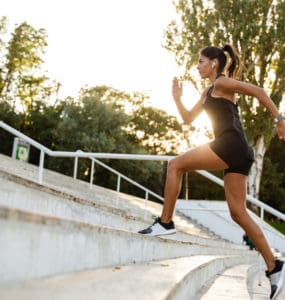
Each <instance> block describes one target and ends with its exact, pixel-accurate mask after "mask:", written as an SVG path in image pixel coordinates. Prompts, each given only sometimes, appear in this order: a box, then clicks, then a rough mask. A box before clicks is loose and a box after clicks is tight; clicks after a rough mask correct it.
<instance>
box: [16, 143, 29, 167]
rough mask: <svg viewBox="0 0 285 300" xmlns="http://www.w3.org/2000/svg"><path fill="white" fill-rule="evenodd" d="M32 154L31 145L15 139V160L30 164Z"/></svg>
mask: <svg viewBox="0 0 285 300" xmlns="http://www.w3.org/2000/svg"><path fill="white" fill-rule="evenodd" d="M29 153H30V145H29V144H28V143H26V142H24V141H21V140H20V139H18V138H15V139H14V146H13V158H15V159H17V160H21V161H25V162H28V160H29Z"/></svg>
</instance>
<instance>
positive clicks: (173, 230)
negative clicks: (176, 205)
mask: <svg viewBox="0 0 285 300" xmlns="http://www.w3.org/2000/svg"><path fill="white" fill-rule="evenodd" d="M175 233H176V229H172V230H168V231H167V232H164V233H159V234H154V235H153V236H161V235H169V234H175Z"/></svg>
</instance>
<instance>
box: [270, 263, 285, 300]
mask: <svg viewBox="0 0 285 300" xmlns="http://www.w3.org/2000/svg"><path fill="white" fill-rule="evenodd" d="M266 276H267V277H268V278H269V280H270V284H271V294H270V299H272V300H273V299H276V298H277V296H278V295H279V293H280V292H281V290H282V289H283V287H284V279H285V264H284V262H283V261H281V260H278V259H277V260H276V261H275V268H274V269H273V270H272V271H271V272H268V271H266Z"/></svg>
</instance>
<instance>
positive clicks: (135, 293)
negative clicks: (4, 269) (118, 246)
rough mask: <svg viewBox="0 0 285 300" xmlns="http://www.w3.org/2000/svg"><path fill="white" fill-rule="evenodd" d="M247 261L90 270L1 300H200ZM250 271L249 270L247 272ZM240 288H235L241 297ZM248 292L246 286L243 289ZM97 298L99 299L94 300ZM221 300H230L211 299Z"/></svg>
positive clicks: (17, 289) (180, 261)
mask: <svg viewBox="0 0 285 300" xmlns="http://www.w3.org/2000/svg"><path fill="white" fill-rule="evenodd" d="M243 261H244V258H241V257H235V256H230V257H226V256H191V257H182V258H176V259H168V260H160V261H155V262H147V263H140V264H131V265H117V266H113V267H111V268H101V269H98V270H87V271H81V272H76V273H70V274H61V275H58V276H54V277H49V278H42V279H38V280H32V281H29V282H26V283H24V284H22V285H20V286H19V285H18V286H17V285H16V286H10V287H9V286H8V287H7V286H6V287H2V288H1V289H0V298H1V300H8V299H9V300H16V299H22V300H28V299H29V300H30V299H41V300H48V299H53V300H63V299H68V300H75V299H76V300H78V299H85V300H88V299H90V300H91V299H96V300H109V299H114V298H116V299H118V300H121V299H122V300H128V299H130V300H133V299H136V300H145V299H156V300H166V299H167V300H176V299H177V300H184V299H185V300H186V299H187V300H189V299H192V300H196V299H198V298H197V294H196V293H197V292H198V291H199V289H200V288H201V286H203V284H204V283H205V282H207V281H208V280H209V279H210V278H212V277H213V276H215V275H216V274H217V273H222V272H223V271H224V270H225V269H227V268H230V267H232V266H233V265H237V264H240V263H241V262H243ZM244 271H246V270H244ZM238 287H240V285H239V286H236V287H234V289H235V292H236V294H231V295H230V297H228V298H227V300H228V299H243V300H246V299H249V297H248V295H247V297H246V298H235V297H233V295H239V294H240V291H239V290H238ZM242 288H244V286H242ZM94 297H95V298H94ZM207 299H211V300H214V299H219V300H223V299H226V298H215V297H214V298H207Z"/></svg>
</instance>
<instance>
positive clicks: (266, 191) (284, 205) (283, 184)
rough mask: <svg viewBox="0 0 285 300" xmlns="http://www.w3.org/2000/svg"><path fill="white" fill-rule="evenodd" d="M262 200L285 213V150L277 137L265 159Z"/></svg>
mask: <svg viewBox="0 0 285 300" xmlns="http://www.w3.org/2000/svg"><path fill="white" fill-rule="evenodd" d="M260 199H261V200H262V201H264V202H265V203H267V204H268V205H270V206H272V207H274V208H276V209H278V210H281V211H283V212H285V202H284V199H285V148H284V142H282V141H280V140H279V139H278V138H277V137H275V138H273V139H272V141H271V143H270V146H269V148H268V151H267V153H266V157H265V159H264V168H263V174H262V178H261V186H260Z"/></svg>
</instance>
